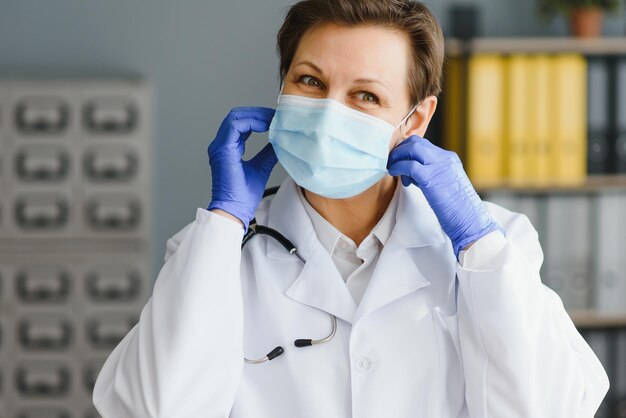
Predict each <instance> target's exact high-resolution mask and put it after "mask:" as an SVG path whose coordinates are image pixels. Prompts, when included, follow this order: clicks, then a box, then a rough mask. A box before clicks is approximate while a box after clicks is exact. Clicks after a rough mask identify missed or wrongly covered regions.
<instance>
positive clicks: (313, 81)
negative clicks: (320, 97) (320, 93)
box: [298, 75, 323, 89]
mask: <svg viewBox="0 0 626 418" xmlns="http://www.w3.org/2000/svg"><path fill="white" fill-rule="evenodd" d="M298 83H302V84H304V85H305V86H308V87H314V88H317V89H321V88H323V85H322V82H321V81H319V80H318V79H317V78H315V77H313V76H310V75H303V76H301V77H300V78H299V79H298Z"/></svg>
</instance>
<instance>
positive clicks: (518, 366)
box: [93, 178, 609, 418]
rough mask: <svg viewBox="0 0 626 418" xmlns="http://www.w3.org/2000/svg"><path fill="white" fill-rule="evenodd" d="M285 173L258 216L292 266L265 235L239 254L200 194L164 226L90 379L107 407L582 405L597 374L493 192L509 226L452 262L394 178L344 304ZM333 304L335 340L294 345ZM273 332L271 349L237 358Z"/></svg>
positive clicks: (306, 415)
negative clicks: (180, 217)
mask: <svg viewBox="0 0 626 418" xmlns="http://www.w3.org/2000/svg"><path fill="white" fill-rule="evenodd" d="M295 187H296V185H295V183H294V182H293V181H292V180H291V179H289V178H288V179H287V180H286V181H285V182H284V183H283V184H282V186H281V188H280V190H279V192H278V193H277V194H276V195H275V196H274V197H272V198H266V199H265V200H264V201H263V202H262V203H261V206H260V207H259V209H258V211H257V213H256V218H257V220H258V222H259V224H263V225H269V226H270V227H272V228H275V229H277V230H278V231H280V232H281V233H283V234H284V235H285V236H286V237H287V238H289V239H290V240H292V241H293V242H294V243H295V244H296V246H297V247H298V248H299V251H300V253H301V254H302V256H303V257H304V258H305V259H306V260H307V262H306V263H305V264H303V263H302V262H301V261H299V260H298V259H297V258H296V257H295V256H293V255H290V254H288V253H287V252H286V251H285V250H284V249H283V248H282V247H281V246H280V245H279V244H277V243H276V242H275V241H274V240H272V239H270V238H267V237H265V236H256V237H254V238H252V240H251V241H250V242H249V243H248V244H247V245H246V247H245V248H244V250H243V251H241V250H240V243H241V239H242V235H243V230H242V228H241V227H240V226H238V225H237V224H236V223H235V222H233V221H232V220H229V219H227V218H224V217H221V216H219V215H216V214H214V213H211V212H209V211H207V210H206V209H204V208H198V209H197V211H196V219H195V221H193V222H191V223H190V224H188V225H187V226H185V227H184V228H183V229H182V230H180V231H179V232H178V233H176V234H175V235H174V236H173V237H171V238H170V239H169V240H168V242H167V251H166V255H165V264H164V266H163V268H162V269H161V271H160V273H159V275H158V277H157V280H156V283H155V286H154V290H153V294H152V297H151V298H150V300H149V301H148V302H147V304H146V305H145V307H144V309H143V311H142V313H141V317H140V320H139V323H138V324H137V325H136V326H135V327H134V328H132V330H131V331H130V332H129V333H128V335H126V337H125V338H124V339H123V340H122V341H121V342H120V343H119V345H118V346H117V347H116V348H115V349H114V350H113V352H112V353H111V354H110V356H109V358H108V359H107V361H106V363H105V364H104V366H103V368H102V370H101V372H100V374H99V376H98V378H97V381H96V384H95V388H94V392H93V401H94V404H95V406H96V408H97V409H98V411H99V412H100V414H101V415H102V416H103V417H104V418H123V417H160V418H201V417H234V418H252V417H254V418H295V417H298V418H322V417H323V418H346V417H355V418H383V417H384V418H386V417H390V418H415V417H420V418H435V417H446V418H447V417H493V418H495V417H497V418H500V417H503V418H514V417H523V418H530V417H532V418H540V417H546V418H560V417H562V418H574V417H592V416H593V414H594V412H595V410H596V409H597V408H598V406H599V404H600V402H601V400H602V399H603V397H604V395H605V394H606V392H607V390H608V386H609V385H608V379H607V376H606V373H605V371H604V369H603V368H602V366H601V364H600V362H599V361H598V359H597V357H596V356H595V355H594V353H593V352H592V351H591V350H590V348H589V346H588V345H587V344H586V342H585V341H584V340H583V339H582V338H581V336H580V334H579V333H578V332H577V330H576V328H575V327H574V325H573V324H572V322H571V320H570V318H569V317H568V315H567V313H566V312H565V310H564V309H563V305H562V303H561V300H560V299H559V297H558V296H557V295H556V294H555V293H554V292H553V291H552V290H550V289H549V288H547V287H546V286H544V285H543V284H542V283H541V280H540V277H539V267H540V265H541V262H542V260H543V254H542V251H541V248H540V245H539V242H538V240H537V233H536V231H535V229H534V228H533V227H532V226H531V224H530V222H529V221H528V218H527V217H526V216H524V215H520V214H516V213H512V212H509V211H508V210H506V209H503V208H501V207H499V206H496V205H494V204H489V203H488V204H487V205H488V209H489V210H490V212H491V213H492V215H493V216H494V218H495V219H496V221H497V222H498V223H499V224H500V225H501V226H502V227H503V228H504V229H505V230H506V239H502V241H501V243H500V244H497V243H496V244H494V243H493V242H492V243H488V242H485V241H486V240H485V239H484V238H483V239H481V240H479V241H477V242H476V243H475V244H474V245H473V246H472V247H471V248H470V250H468V252H467V254H465V255H466V259H465V260H464V264H463V265H461V264H460V263H458V262H457V260H456V259H455V257H454V255H453V252H452V247H451V244H450V241H449V239H448V238H447V237H446V236H445V234H444V233H443V232H442V229H441V227H440V225H439V223H438V221H437V219H436V217H435V215H434V213H433V211H432V209H431V208H430V207H429V205H428V203H427V202H426V200H425V198H424V196H423V194H422V193H421V191H420V190H419V189H418V188H416V187H414V186H411V187H409V188H405V187H401V189H400V195H399V203H398V213H397V220H396V227H395V229H394V231H393V232H392V235H391V236H390V238H389V240H388V242H387V244H386V245H385V246H384V248H383V250H382V253H381V255H380V259H379V261H378V266H377V268H376V270H375V272H374V274H373V276H372V278H371V281H370V283H369V285H368V288H367V290H366V293H365V294H364V296H363V299H362V301H361V303H360V305H359V306H358V307H357V306H356V304H355V302H354V300H353V299H352V297H351V295H350V293H349V291H348V289H347V287H346V284H345V282H344V281H343V280H342V278H341V276H340V275H339V273H338V272H337V270H336V268H335V266H334V265H333V262H332V260H331V258H330V256H329V254H328V252H326V251H325V250H324V248H323V246H322V245H321V243H320V242H319V241H318V240H317V237H316V234H315V231H314V230H313V227H312V225H311V222H310V219H309V218H308V216H307V214H306V212H305V210H304V208H303V207H302V204H301V202H299V201H298V197H297V195H296V189H295ZM492 236H493V234H492ZM499 237H500V238H502V235H499ZM472 257H473V258H474V260H471V258H472ZM468 265H473V268H472V269H470V268H468V267H467V266H468ZM477 267H478V268H477ZM456 277H458V280H456ZM329 313H332V314H333V315H336V316H337V325H338V329H337V333H336V335H335V337H334V338H333V339H332V340H331V341H330V342H327V343H323V344H319V345H314V346H311V347H304V348H296V347H294V345H293V341H294V340H295V339H298V338H313V339H318V338H323V337H325V336H326V335H327V334H328V333H329V332H330V330H331V320H330V316H329ZM277 345H281V346H283V348H284V349H285V352H284V354H283V355H281V356H279V357H277V358H276V359H274V360H272V361H268V362H265V363H262V364H259V365H253V364H248V363H244V361H243V356H244V354H245V355H246V357H248V358H258V357H263V356H264V355H265V354H267V353H268V352H269V351H270V350H272V349H273V348H274V347H276V346H277Z"/></svg>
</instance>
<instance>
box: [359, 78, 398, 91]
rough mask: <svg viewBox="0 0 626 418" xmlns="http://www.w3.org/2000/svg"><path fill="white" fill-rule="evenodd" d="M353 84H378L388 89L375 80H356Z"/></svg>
mask: <svg viewBox="0 0 626 418" xmlns="http://www.w3.org/2000/svg"><path fill="white" fill-rule="evenodd" d="M354 82H355V83H360V84H372V83H375V84H380V85H381V86H383V87H385V88H387V89H388V88H389V87H387V85H386V84H385V83H383V82H382V81H380V80H375V79H370V78H359V79H358V80H354Z"/></svg>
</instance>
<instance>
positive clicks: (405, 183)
mask: <svg viewBox="0 0 626 418" xmlns="http://www.w3.org/2000/svg"><path fill="white" fill-rule="evenodd" d="M400 180H401V181H402V185H403V186H404V187H408V186H410V185H411V184H412V183H413V182H412V181H411V177H407V176H400Z"/></svg>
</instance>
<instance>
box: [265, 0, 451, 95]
mask: <svg viewBox="0 0 626 418" xmlns="http://www.w3.org/2000/svg"><path fill="white" fill-rule="evenodd" d="M324 23H335V24H339V25H347V26H352V25H365V24H372V25H380V26H383V27H387V28H392V29H396V30H400V31H401V32H404V33H406V34H407V35H408V36H409V39H410V40H411V47H412V48H411V50H412V52H413V60H411V64H410V66H409V80H408V83H409V89H410V92H409V93H410V97H411V101H412V102H413V103H412V104H413V105H417V103H419V102H420V101H421V100H423V99H424V98H426V97H427V96H431V95H434V96H438V95H439V93H440V92H441V88H442V85H441V84H442V80H441V78H442V71H443V68H442V67H443V60H444V38H443V32H442V30H441V26H439V22H437V19H436V18H435V17H434V16H433V14H432V13H431V12H430V10H429V9H428V7H426V5H425V4H423V3H421V2H419V1H414V0H302V1H300V2H298V3H296V4H294V5H293V6H291V7H290V8H289V11H288V12H287V16H286V17H285V21H284V22H283V25H282V26H281V28H280V30H279V31H278V36H277V45H276V48H277V50H278V56H279V59H280V74H279V75H280V81H281V82H282V81H283V80H284V78H285V75H286V74H287V71H288V70H289V67H290V65H291V61H292V60H293V56H294V55H295V53H296V49H297V48H298V44H299V43H300V39H301V38H302V36H303V35H304V33H305V32H306V31H307V30H308V29H310V28H312V27H313V26H316V25H320V24H324Z"/></svg>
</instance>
